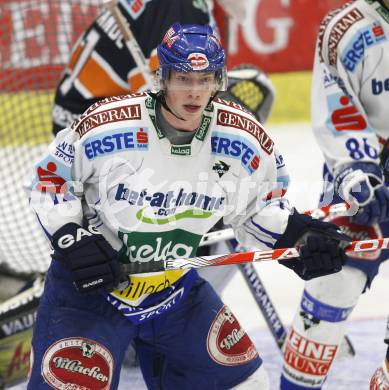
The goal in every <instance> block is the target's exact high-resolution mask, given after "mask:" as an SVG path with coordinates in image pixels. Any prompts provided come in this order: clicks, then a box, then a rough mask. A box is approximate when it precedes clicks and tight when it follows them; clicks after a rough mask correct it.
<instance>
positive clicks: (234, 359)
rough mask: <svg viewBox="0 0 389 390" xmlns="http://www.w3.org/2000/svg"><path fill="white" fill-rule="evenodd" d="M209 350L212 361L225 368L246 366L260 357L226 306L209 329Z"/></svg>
mask: <svg viewBox="0 0 389 390" xmlns="http://www.w3.org/2000/svg"><path fill="white" fill-rule="evenodd" d="M207 350H208V353H209V356H210V357H211V358H212V360H214V361H215V362H217V363H219V364H222V365H224V366H235V365H240V364H246V363H247V362H249V361H251V360H254V359H255V358H256V357H257V356H258V352H257V350H256V349H255V346H254V344H253V343H252V341H251V340H250V338H249V336H248V335H247V333H246V331H245V330H244V329H243V328H242V327H241V325H240V324H239V322H238V320H237V319H236V318H235V316H234V315H233V314H232V312H231V310H230V309H229V308H228V307H227V306H225V305H224V306H223V307H222V308H221V309H220V310H219V312H218V313H217V315H216V317H215V319H214V321H213V323H212V325H211V328H210V329H209V332H208V337H207Z"/></svg>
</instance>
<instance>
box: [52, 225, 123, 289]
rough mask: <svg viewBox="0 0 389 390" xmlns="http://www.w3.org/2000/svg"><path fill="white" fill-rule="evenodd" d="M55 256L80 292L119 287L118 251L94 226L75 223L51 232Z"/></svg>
mask: <svg viewBox="0 0 389 390" xmlns="http://www.w3.org/2000/svg"><path fill="white" fill-rule="evenodd" d="M52 244H53V247H54V255H53V257H54V259H56V260H59V261H61V262H62V263H63V264H64V265H65V266H66V267H67V268H68V269H69V270H70V271H71V273H72V277H73V284H74V285H75V287H76V288H77V290H78V291H79V292H80V293H85V292H89V291H92V290H97V289H100V288H105V290H106V291H108V292H110V291H112V290H113V289H114V288H115V287H116V286H118V284H119V282H120V277H121V268H120V263H119V260H118V253H117V252H116V251H115V250H114V249H113V248H112V247H111V245H110V244H109V243H108V241H107V240H106V239H105V238H104V237H103V236H102V235H101V233H100V232H99V231H98V230H97V229H96V228H94V227H92V226H88V228H83V227H81V226H79V225H77V224H75V223H68V224H66V225H64V226H62V227H61V228H60V229H59V230H57V231H56V232H55V234H54V235H53V240H52Z"/></svg>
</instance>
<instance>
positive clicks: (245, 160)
mask: <svg viewBox="0 0 389 390" xmlns="http://www.w3.org/2000/svg"><path fill="white" fill-rule="evenodd" d="M211 147H212V154H215V155H219V156H226V157H232V158H235V159H238V160H240V162H241V163H242V166H243V168H244V169H245V170H246V171H247V172H248V173H249V174H250V175H251V174H252V173H253V172H255V171H256V170H257V169H258V167H259V162H260V157H259V155H258V151H257V149H256V148H255V146H254V145H253V144H251V143H250V142H249V141H247V139H245V138H244V137H238V136H231V135H229V134H225V133H220V132H216V131H215V132H214V133H213V134H212V137H211Z"/></svg>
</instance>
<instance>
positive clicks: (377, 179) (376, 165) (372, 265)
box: [281, 0, 389, 390]
mask: <svg viewBox="0 0 389 390" xmlns="http://www.w3.org/2000/svg"><path fill="white" fill-rule="evenodd" d="M388 98H389V1H387V0H385V1H374V0H357V1H352V2H348V3H347V4H345V5H344V6H343V7H342V8H339V9H337V10H334V11H332V12H331V13H329V14H328V15H327V16H326V17H325V18H324V20H323V22H322V24H321V26H320V31H319V35H318V39H317V47H316V53H315V63H314V69H313V83H312V95H311V105H312V107H311V112H312V126H313V131H314V134H315V136H316V139H317V141H318V144H319V146H320V148H321V149H322V151H323V154H324V158H325V167H324V179H325V180H324V183H325V188H324V191H323V195H322V199H321V201H322V202H323V203H324V204H328V203H339V202H344V201H346V202H348V203H350V204H352V205H353V206H354V207H355V208H356V209H358V212H357V213H356V214H355V215H354V216H353V217H341V218H336V219H334V220H332V221H331V222H333V223H335V224H337V225H339V226H340V227H341V228H342V229H343V230H344V231H345V232H347V234H349V235H350V236H351V237H352V238H353V240H360V239H369V238H379V237H388V234H389V221H388V219H389V207H388V206H389V191H388V188H387V185H388V182H389V180H388V179H389V175H386V177H385V175H384V172H383V168H384V170H385V169H387V167H388V166H389V164H388V162H389V160H386V158H382V157H381V160H386V163H385V161H380V153H381V150H382V145H383V144H384V143H385V140H387V139H388V137H389V126H388V124H389V110H388V108H389V106H388ZM381 156H383V154H381ZM387 257H388V253H387V251H383V252H381V251H376V252H373V253H369V254H367V253H365V254H358V255H353V256H351V255H350V256H349V257H348V260H347V262H346V265H345V267H343V270H342V271H341V272H339V273H338V274H336V275H330V276H326V277H323V278H318V279H315V280H312V281H309V282H306V284H305V289H304V292H303V296H302V299H301V304H300V306H299V308H298V310H297V313H296V315H295V318H294V321H293V325H292V327H291V329H290V331H289V333H288V336H287V340H286V343H285V350H284V367H283V373H282V378H281V388H282V389H283V390H285V389H288V390H291V389H293V390H297V389H312V388H314V389H320V388H321V387H322V385H323V383H324V381H325V379H326V377H327V375H328V372H329V370H330V367H331V364H332V362H333V360H334V358H335V355H336V353H337V351H338V349H339V344H340V342H341V340H342V337H343V335H344V332H345V324H346V321H347V318H348V316H349V314H350V313H351V311H352V310H353V308H354V307H355V305H356V304H357V301H358V298H359V296H360V295H361V294H362V293H363V292H364V291H365V290H366V289H367V288H369V287H370V285H371V283H372V280H373V279H374V277H375V275H376V274H377V272H378V268H379V266H380V264H381V263H382V262H383V261H385V260H386V259H387ZM383 367H384V370H385V371H384V372H385V373H386V377H387V378H388V365H384V366H383ZM372 388H374V389H383V388H384V387H372Z"/></svg>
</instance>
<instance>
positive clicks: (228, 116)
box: [217, 109, 274, 154]
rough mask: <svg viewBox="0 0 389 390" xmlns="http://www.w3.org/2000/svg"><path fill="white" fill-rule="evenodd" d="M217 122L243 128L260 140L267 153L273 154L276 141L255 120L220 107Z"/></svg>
mask: <svg viewBox="0 0 389 390" xmlns="http://www.w3.org/2000/svg"><path fill="white" fill-rule="evenodd" d="M217 124H218V125H221V126H227V127H234V128H236V129H240V130H243V131H245V132H246V133H249V134H250V135H252V136H253V137H254V138H255V139H256V140H257V141H258V142H259V145H260V146H261V148H262V149H263V150H264V151H265V153H267V154H271V153H272V152H273V148H274V142H273V141H272V139H271V138H270V137H269V136H268V135H267V134H266V132H265V129H264V128H263V127H262V126H261V125H260V124H258V123H257V122H255V121H254V120H251V119H249V118H248V117H246V116H244V115H240V114H238V113H236V112H233V111H228V110H222V109H219V110H218V111H217Z"/></svg>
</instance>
